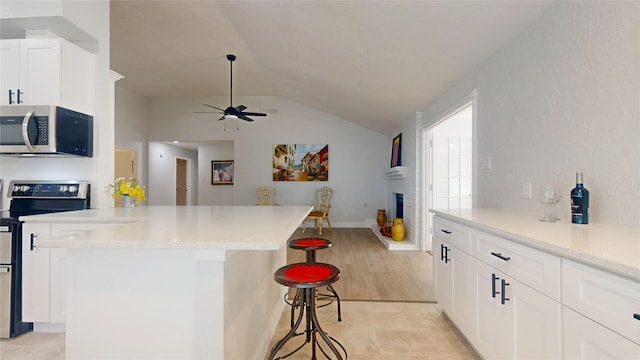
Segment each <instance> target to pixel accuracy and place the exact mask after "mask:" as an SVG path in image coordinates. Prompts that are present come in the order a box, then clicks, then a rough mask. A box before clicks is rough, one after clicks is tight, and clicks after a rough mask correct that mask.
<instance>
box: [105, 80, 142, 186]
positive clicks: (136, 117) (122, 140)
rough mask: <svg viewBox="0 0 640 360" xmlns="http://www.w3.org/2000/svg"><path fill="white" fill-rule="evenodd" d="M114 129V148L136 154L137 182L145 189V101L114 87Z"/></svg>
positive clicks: (125, 90) (127, 91) (129, 92)
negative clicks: (134, 151) (133, 151)
mask: <svg viewBox="0 0 640 360" xmlns="http://www.w3.org/2000/svg"><path fill="white" fill-rule="evenodd" d="M114 129H115V130H114V133H115V146H116V147H118V148H123V149H130V150H136V151H137V152H138V180H139V182H140V185H142V186H144V187H147V185H148V180H147V179H148V166H147V160H148V157H149V147H148V146H147V99H146V98H145V97H143V96H140V95H138V94H136V93H134V92H131V91H129V90H127V89H124V88H121V87H119V86H116V88H115V126H114Z"/></svg>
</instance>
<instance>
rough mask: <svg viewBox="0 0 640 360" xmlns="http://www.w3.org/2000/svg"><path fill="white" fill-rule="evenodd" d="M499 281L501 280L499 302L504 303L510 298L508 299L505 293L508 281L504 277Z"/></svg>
mask: <svg viewBox="0 0 640 360" xmlns="http://www.w3.org/2000/svg"><path fill="white" fill-rule="evenodd" d="M501 281H502V299H500V303H501V304H502V305H504V304H505V303H506V302H507V301H509V300H511V299H509V298H508V297H507V295H506V292H507V286H509V283H508V282H507V281H506V280H505V279H502V280H501Z"/></svg>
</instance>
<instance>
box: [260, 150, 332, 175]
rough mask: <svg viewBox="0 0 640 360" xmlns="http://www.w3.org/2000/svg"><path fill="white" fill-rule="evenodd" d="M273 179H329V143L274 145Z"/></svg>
mask: <svg viewBox="0 0 640 360" xmlns="http://www.w3.org/2000/svg"><path fill="white" fill-rule="evenodd" d="M272 150H273V152H272V158H273V181H329V144H276V145H273V149H272Z"/></svg>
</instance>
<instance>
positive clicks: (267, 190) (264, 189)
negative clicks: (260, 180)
mask: <svg viewBox="0 0 640 360" xmlns="http://www.w3.org/2000/svg"><path fill="white" fill-rule="evenodd" d="M277 194H278V190H276V189H274V188H272V187H270V186H261V187H259V188H257V189H256V196H258V203H257V204H256V205H258V206H277V205H278V204H276V195H277Z"/></svg>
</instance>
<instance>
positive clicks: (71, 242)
mask: <svg viewBox="0 0 640 360" xmlns="http://www.w3.org/2000/svg"><path fill="white" fill-rule="evenodd" d="M296 207H300V208H305V211H303V212H300V215H299V216H295V217H292V218H293V220H291V221H290V225H288V226H285V227H284V228H283V229H282V231H281V232H280V235H281V238H280V236H278V237H279V238H278V239H276V240H270V241H260V242H257V241H236V242H234V241H188V242H180V241H176V242H170V241H149V240H146V241H135V240H128V241H109V240H87V239H81V237H83V234H88V233H99V232H102V231H109V229H96V230H84V231H80V232H77V233H74V234H70V235H61V236H57V237H54V238H46V239H38V242H37V246H39V247H41V248H64V249H164V250H225V251H233V250H254V251H264V250H270V251H271V250H279V249H280V248H281V247H282V246H283V244H284V243H286V241H287V240H288V239H289V238H290V237H291V235H292V234H293V233H295V231H296V229H298V227H300V224H302V222H303V221H304V220H305V219H306V217H307V215H308V214H309V213H310V212H311V210H312V209H313V207H312V206H296ZM296 215H297V214H296ZM98 219H99V221H97V220H98ZM28 220H29V222H49V223H56V222H80V223H82V222H110V223H116V224H120V225H121V226H128V224H130V223H138V222H144V221H149V220H151V218H150V217H146V216H140V217H106V216H103V217H92V218H84V217H73V216H71V217H69V216H66V217H64V218H58V217H53V216H49V217H47V216H40V217H38V216H32V217H29V219H28ZM34 220H37V221H34Z"/></svg>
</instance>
